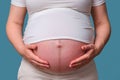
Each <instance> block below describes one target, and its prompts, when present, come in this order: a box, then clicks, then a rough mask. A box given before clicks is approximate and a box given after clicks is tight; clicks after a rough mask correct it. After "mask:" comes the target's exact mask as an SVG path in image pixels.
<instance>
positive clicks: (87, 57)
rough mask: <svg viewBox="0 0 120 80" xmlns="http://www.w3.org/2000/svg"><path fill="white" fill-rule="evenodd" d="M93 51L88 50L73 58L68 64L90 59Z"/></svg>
mask: <svg viewBox="0 0 120 80" xmlns="http://www.w3.org/2000/svg"><path fill="white" fill-rule="evenodd" d="M92 52H93V49H91V50H89V51H88V52H87V53H86V54H84V55H83V56H81V57H79V58H77V59H75V60H73V61H71V62H70V65H72V64H76V63H80V62H82V61H85V60H89V59H90V56H91V53H92Z"/></svg>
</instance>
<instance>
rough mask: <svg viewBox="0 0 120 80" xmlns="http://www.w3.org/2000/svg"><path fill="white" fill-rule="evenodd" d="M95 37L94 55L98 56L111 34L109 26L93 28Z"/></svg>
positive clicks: (103, 25)
mask: <svg viewBox="0 0 120 80" xmlns="http://www.w3.org/2000/svg"><path fill="white" fill-rule="evenodd" d="M95 31H96V36H95V42H94V44H95V46H96V54H97V55H98V54H99V53H100V52H101V51H102V49H103V48H104V46H105V45H106V43H107V42H108V40H109V38H110V34H111V27H110V24H109V23H108V24H107V23H106V24H101V25H99V26H97V27H96V28H95Z"/></svg>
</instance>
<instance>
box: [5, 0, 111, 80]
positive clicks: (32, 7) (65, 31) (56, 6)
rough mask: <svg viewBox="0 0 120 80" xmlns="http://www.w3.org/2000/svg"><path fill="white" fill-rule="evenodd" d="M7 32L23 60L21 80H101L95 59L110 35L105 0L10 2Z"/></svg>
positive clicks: (21, 0)
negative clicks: (24, 26)
mask: <svg viewBox="0 0 120 80" xmlns="http://www.w3.org/2000/svg"><path fill="white" fill-rule="evenodd" d="M27 12H28V21H27V25H26V28H25V32H24V35H23V37H22V29H23V23H24V18H25V15H26V13H27ZM90 16H92V17H93V21H94V28H95V29H94V28H93V27H92V26H91V22H90ZM6 26H7V27H6V31H7V35H8V39H9V40H10V42H11V43H12V44H13V46H14V47H15V49H16V50H17V51H18V52H19V54H20V55H21V56H22V61H21V65H20V68H19V71H18V80H98V77H97V76H98V75H97V71H96V66H95V62H94V60H93V59H94V58H95V57H96V56H97V55H98V54H99V53H100V52H101V51H102V49H103V47H104V46H105V44H106V43H107V41H108V39H109V37H110V32H111V28H110V23H109V20H108V15H107V10H106V5H105V0H11V8H10V13H9V17H8V21H7V25H6ZM94 33H95V35H94Z"/></svg>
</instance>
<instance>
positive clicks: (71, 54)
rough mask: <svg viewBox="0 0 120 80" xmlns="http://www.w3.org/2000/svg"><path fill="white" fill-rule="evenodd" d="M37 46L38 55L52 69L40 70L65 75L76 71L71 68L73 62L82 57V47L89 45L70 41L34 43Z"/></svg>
mask: <svg viewBox="0 0 120 80" xmlns="http://www.w3.org/2000/svg"><path fill="white" fill-rule="evenodd" d="M34 44H36V45H37V47H38V48H37V50H36V54H37V55H38V56H39V57H40V58H41V59H43V60H46V61H48V62H49V64H50V68H49V69H47V68H40V69H41V70H43V71H45V72H49V73H53V72H54V73H65V72H71V71H74V70H76V69H75V68H70V67H69V64H70V62H71V61H72V60H74V59H76V58H78V57H80V56H82V55H83V54H84V52H83V51H82V50H81V46H82V45H84V44H87V43H83V42H80V41H75V40H70V39H61V40H60V39H59V40H46V41H40V42H37V43H34Z"/></svg>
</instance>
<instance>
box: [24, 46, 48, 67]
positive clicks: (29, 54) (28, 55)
mask: <svg viewBox="0 0 120 80" xmlns="http://www.w3.org/2000/svg"><path fill="white" fill-rule="evenodd" d="M35 49H37V46H36V45H33V44H30V45H25V48H24V51H23V52H24V54H22V56H23V57H24V58H25V59H27V60H28V61H29V62H30V63H32V64H33V65H34V66H36V67H38V68H40V67H45V68H49V67H50V66H49V63H48V62H47V61H44V60H42V59H40V58H39V57H38V56H37V55H36V54H35V53H34V50H35Z"/></svg>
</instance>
